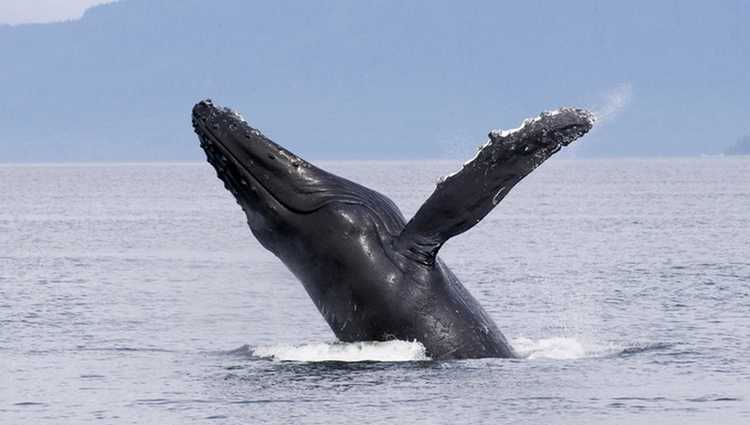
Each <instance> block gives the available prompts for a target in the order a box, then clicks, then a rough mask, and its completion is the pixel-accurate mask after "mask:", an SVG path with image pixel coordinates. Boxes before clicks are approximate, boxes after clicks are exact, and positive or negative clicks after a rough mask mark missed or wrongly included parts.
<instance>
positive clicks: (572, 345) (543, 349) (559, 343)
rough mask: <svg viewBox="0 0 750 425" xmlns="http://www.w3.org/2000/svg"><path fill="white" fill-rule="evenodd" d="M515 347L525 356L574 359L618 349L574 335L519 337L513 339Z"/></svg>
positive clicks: (609, 352) (528, 357) (603, 354)
mask: <svg viewBox="0 0 750 425" xmlns="http://www.w3.org/2000/svg"><path fill="white" fill-rule="evenodd" d="M513 348H515V350H516V352H517V353H518V354H519V355H521V356H522V357H524V358H527V359H529V360H535V359H553V360H572V359H582V358H589V357H601V356H605V355H609V354H611V353H613V352H616V351H618V349H617V348H616V347H613V346H611V345H608V346H601V345H598V344H593V343H591V342H589V341H586V340H585V339H579V338H574V337H552V338H541V339H538V340H533V339H530V338H524V337H519V338H515V339H513Z"/></svg>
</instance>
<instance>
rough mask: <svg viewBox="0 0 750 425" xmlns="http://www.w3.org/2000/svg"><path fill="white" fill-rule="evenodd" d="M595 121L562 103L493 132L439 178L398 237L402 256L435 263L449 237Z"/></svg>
mask: <svg viewBox="0 0 750 425" xmlns="http://www.w3.org/2000/svg"><path fill="white" fill-rule="evenodd" d="M593 123H594V116H593V114H591V113H590V112H588V111H586V110H583V109H573V108H563V109H560V110H557V111H554V112H546V113H543V114H541V115H540V116H539V117H537V118H532V119H527V120H525V121H524V122H523V123H522V124H521V127H519V128H518V129H515V130H505V131H492V132H490V134H489V141H488V142H487V143H486V144H485V145H484V146H482V148H481V149H480V150H479V152H478V153H477V155H476V157H475V158H474V159H472V160H470V161H468V162H466V163H465V164H464V166H463V168H462V169H461V170H459V171H457V172H456V173H453V174H451V175H449V176H447V177H446V178H444V179H443V180H442V181H441V182H440V183H438V185H437V188H435V191H434V192H433V193H432V195H431V196H430V197H429V198H428V199H427V201H426V202H425V203H424V204H423V205H422V206H421V207H420V208H419V211H417V213H416V214H415V215H414V217H413V218H412V219H411V220H410V221H409V223H408V224H407V225H406V227H405V228H404V230H403V232H402V233H401V235H400V236H399V240H398V244H399V247H400V248H401V249H402V252H403V253H404V255H407V256H409V257H410V258H413V259H414V260H416V261H418V262H420V263H422V264H424V265H428V266H432V265H433V264H434V261H435V256H436V255H437V252H438V250H439V249H440V247H441V246H442V245H443V243H445V241H447V240H448V239H449V238H451V237H453V236H456V235H458V234H460V233H463V232H465V231H467V230H469V229H470V228H472V227H473V226H474V225H476V224H477V223H479V221H480V220H482V218H484V217H485V216H486V215H487V214H488V213H489V212H490V211H492V209H493V208H494V207H495V206H496V205H497V204H498V203H499V202H500V201H501V200H502V199H503V198H504V197H505V196H506V195H507V194H508V192H510V190H511V189H512V188H513V186H515V185H516V184H517V183H518V182H519V181H521V179H523V178H524V177H525V176H526V175H528V174H529V173H530V172H531V171H533V170H534V169H535V168H536V167H538V166H539V165H540V164H541V163H542V162H544V161H545V160H547V158H549V157H550V156H552V155H553V154H554V153H555V152H557V151H559V150H560V148H561V147H562V146H567V145H568V144H570V143H571V142H573V141H574V140H576V139H578V138H579V137H581V136H583V135H584V134H586V133H587V132H588V131H589V130H591V128H592V126H593Z"/></svg>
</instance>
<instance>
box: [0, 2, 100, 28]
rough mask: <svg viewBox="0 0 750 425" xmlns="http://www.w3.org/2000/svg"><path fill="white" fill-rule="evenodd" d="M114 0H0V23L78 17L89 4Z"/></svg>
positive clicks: (26, 22) (50, 20)
mask: <svg viewBox="0 0 750 425" xmlns="http://www.w3.org/2000/svg"><path fill="white" fill-rule="evenodd" d="M112 1H114V0H0V24H12V25H16V24H28V23H41V22H57V21H66V20H70V19H78V18H80V17H81V15H83V12H84V11H85V10H86V9H88V8H89V7H91V6H95V5H97V4H102V3H111V2H112Z"/></svg>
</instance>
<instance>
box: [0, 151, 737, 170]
mask: <svg viewBox="0 0 750 425" xmlns="http://www.w3.org/2000/svg"><path fill="white" fill-rule="evenodd" d="M720 158H724V159H742V158H747V159H750V153H741V154H716V155H684V156H678V155H674V156H601V157H560V158H554V161H679V160H686V159H707V160H708V159H720ZM463 161H465V158H420V159H330V158H329V159H324V158H321V159H312V160H310V162H312V163H313V164H315V163H362V164H366V163H373V162H376V163H412V162H436V163H440V162H444V163H456V162H463ZM204 164H207V162H206V161H205V160H155V161H142V160H133V161H128V160H122V161H112V160H107V161H41V162H31V161H29V162H26V161H18V162H0V167H24V166H28V167H101V166H116V167H127V166H137V165H142V166H159V165H184V166H203V165H204Z"/></svg>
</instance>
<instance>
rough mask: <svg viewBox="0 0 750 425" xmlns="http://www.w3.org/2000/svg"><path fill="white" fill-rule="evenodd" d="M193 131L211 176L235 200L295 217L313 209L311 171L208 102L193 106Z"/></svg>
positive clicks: (313, 172)
mask: <svg viewBox="0 0 750 425" xmlns="http://www.w3.org/2000/svg"><path fill="white" fill-rule="evenodd" d="M193 128H194V130H195V132H196V134H198V137H199V138H200V142H201V148H203V150H204V151H205V153H206V157H207V159H208V162H209V163H210V164H211V165H213V167H214V168H215V169H216V173H217V176H218V177H219V178H220V179H221V180H222V181H224V183H225V186H226V188H227V189H228V190H229V191H230V192H232V194H233V195H234V196H235V197H236V198H237V200H238V201H240V202H241V201H243V200H253V201H255V202H254V203H258V202H261V203H264V204H265V206H266V207H268V206H270V205H271V204H275V205H277V206H279V207H283V209H285V210H288V211H290V212H293V213H297V214H304V213H309V212H311V211H314V210H315V209H316V205H315V203H314V202H311V198H310V196H309V195H311V194H314V192H315V190H311V188H314V187H315V186H317V185H319V183H320V181H319V179H316V174H317V171H318V170H317V169H314V167H312V166H311V165H310V164H309V163H307V162H306V161H304V160H303V159H301V158H299V157H298V156H296V155H294V154H293V153H291V152H289V151H287V150H286V149H284V148H282V147H281V146H279V145H277V144H276V143H274V142H272V141H271V140H269V139H268V138H266V137H265V136H264V135H263V134H262V133H261V132H260V131H258V130H257V129H254V128H252V127H250V126H249V125H248V124H247V122H246V121H245V120H244V119H243V118H242V117H241V116H240V115H239V114H237V113H235V112H233V111H232V110H230V109H227V108H221V107H217V106H214V104H213V103H212V102H211V101H210V100H205V101H202V102H199V103H198V104H196V105H195V107H194V108H193Z"/></svg>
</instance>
